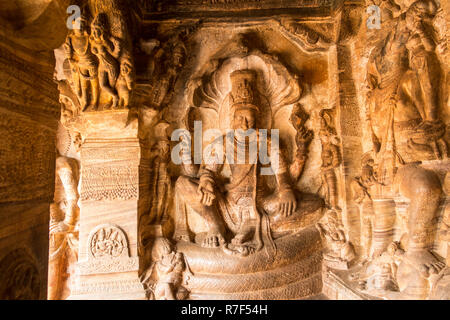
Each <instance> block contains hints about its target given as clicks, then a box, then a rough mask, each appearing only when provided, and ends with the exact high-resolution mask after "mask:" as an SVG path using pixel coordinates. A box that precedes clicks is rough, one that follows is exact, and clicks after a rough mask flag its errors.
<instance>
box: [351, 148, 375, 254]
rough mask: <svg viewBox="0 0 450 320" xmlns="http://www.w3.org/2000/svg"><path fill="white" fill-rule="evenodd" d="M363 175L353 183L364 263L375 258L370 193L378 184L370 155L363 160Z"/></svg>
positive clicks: (352, 188)
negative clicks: (359, 221)
mask: <svg viewBox="0 0 450 320" xmlns="http://www.w3.org/2000/svg"><path fill="white" fill-rule="evenodd" d="M361 162H362V174H361V176H359V177H355V178H354V179H353V181H352V182H351V190H352V194H353V200H354V201H355V202H356V204H357V205H358V207H359V214H360V220H361V246H362V261H366V260H370V259H371V258H372V257H373V250H372V234H373V224H374V211H373V200H372V196H371V195H370V192H371V190H372V188H373V186H374V185H376V184H378V181H377V180H376V177H375V176H374V169H373V166H374V161H373V159H372V158H371V157H370V155H367V154H366V155H365V156H364V157H363V159H362V161H361Z"/></svg>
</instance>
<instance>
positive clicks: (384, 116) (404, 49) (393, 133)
mask: <svg viewBox="0 0 450 320" xmlns="http://www.w3.org/2000/svg"><path fill="white" fill-rule="evenodd" d="M432 3H434V2H433V1H431V0H430V1H421V0H420V1H416V2H415V3H413V4H412V5H411V7H410V8H409V9H408V10H407V12H406V13H405V14H404V15H401V16H400V17H399V18H398V23H397V27H396V28H395V29H394V30H392V31H391V32H390V33H389V34H388V36H387V37H386V38H385V40H384V41H382V42H380V43H379V44H378V45H377V46H376V47H375V48H374V50H373V51H372V54H371V55H370V58H369V63H368V72H367V81H368V88H369V92H368V96H367V98H368V99H367V102H368V117H367V120H368V123H369V130H370V132H371V143H370V144H371V150H368V151H369V152H370V153H371V154H372V155H373V158H372V159H373V163H374V176H375V177H376V180H377V181H378V182H379V183H377V184H376V185H374V187H373V188H372V190H371V195H372V199H373V200H374V202H373V203H374V214H375V216H374V221H375V223H374V225H375V228H376V229H377V230H376V232H377V236H376V237H375V238H376V239H377V248H376V252H377V253H378V254H380V253H382V252H383V251H385V250H386V248H387V246H388V244H389V243H390V242H392V236H393V230H394V229H393V226H394V223H395V215H396V213H395V202H394V200H393V199H394V197H395V196H396V195H397V194H398V193H399V194H400V195H403V196H404V197H405V198H407V199H409V200H410V203H409V206H408V215H407V220H408V228H407V229H408V230H407V233H406V234H405V235H404V236H403V237H402V240H401V245H402V246H403V248H402V249H404V250H405V254H404V255H403V257H402V261H401V262H400V264H399V267H398V271H397V283H398V285H399V289H400V291H401V292H402V294H405V295H407V296H409V297H413V298H426V297H427V295H428V293H429V290H430V281H429V279H430V277H431V276H432V275H433V274H436V273H439V272H440V271H441V270H442V268H443V264H442V262H440V261H439V259H438V258H437V257H436V256H435V254H434V253H433V252H432V249H433V245H434V234H435V227H436V219H437V215H438V212H439V210H438V209H439V205H440V200H441V195H442V186H441V183H440V181H439V177H438V176H437V175H436V174H435V173H434V172H433V171H431V170H427V169H425V168H423V167H422V166H421V165H420V163H421V160H430V159H433V158H435V157H436V156H438V155H437V154H436V153H437V152H436V149H439V150H438V151H439V153H440V152H441V151H445V152H446V150H444V149H445V148H444V147H443V146H442V143H441V142H439V141H440V139H441V138H442V135H443V131H442V130H441V129H440V128H441V125H440V124H439V121H438V118H437V117H438V103H437V101H438V98H437V97H438V93H439V85H438V84H439V81H438V79H439V77H438V76H437V75H436V74H435V75H433V74H432V72H431V71H430V70H431V69H430V68H434V67H433V65H435V62H433V60H434V58H432V57H433V56H434V52H432V51H434V48H433V46H432V43H431V42H430V39H429V38H428V37H427V36H426V34H425V33H424V32H425V28H424V25H423V22H424V20H423V19H424V17H425V15H432V12H433V10H431V8H433V5H432ZM405 44H406V46H405ZM435 81H436V82H435ZM432 83H435V84H434V85H433V84H432ZM417 140H420V141H419V142H422V143H421V144H423V141H425V142H430V144H431V148H428V150H427V149H425V148H423V149H421V150H418V149H417V148H414V147H415V145H414V143H417ZM433 145H434V147H433ZM436 145H441V147H440V148H437V147H436ZM433 151H434V152H433Z"/></svg>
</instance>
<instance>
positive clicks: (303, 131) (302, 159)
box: [289, 104, 314, 183]
mask: <svg viewBox="0 0 450 320" xmlns="http://www.w3.org/2000/svg"><path fill="white" fill-rule="evenodd" d="M308 118H309V115H308V114H307V113H306V112H305V111H304V109H303V107H302V106H301V105H300V104H296V105H295V106H294V109H293V110H292V113H291V117H290V118H289V120H290V121H291V123H292V125H293V126H294V128H295V130H297V134H296V135H295V144H296V145H297V151H296V153H295V157H294V160H293V161H292V163H291V165H290V167H289V171H290V174H291V177H292V179H293V182H294V183H296V182H298V180H299V179H300V177H301V175H302V173H303V169H304V166H305V163H306V160H307V159H308V146H309V144H310V143H311V141H312V139H313V136H314V132H313V131H312V130H309V129H307V128H306V126H305V122H306V121H307V120H308Z"/></svg>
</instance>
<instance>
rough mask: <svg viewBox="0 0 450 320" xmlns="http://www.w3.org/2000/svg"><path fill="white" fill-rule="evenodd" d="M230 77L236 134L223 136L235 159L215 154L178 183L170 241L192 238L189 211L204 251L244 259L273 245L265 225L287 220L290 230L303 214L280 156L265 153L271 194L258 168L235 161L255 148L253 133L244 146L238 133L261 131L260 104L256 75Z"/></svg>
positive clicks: (243, 72)
mask: <svg viewBox="0 0 450 320" xmlns="http://www.w3.org/2000/svg"><path fill="white" fill-rule="evenodd" d="M230 77H231V82H232V89H231V92H230V103H231V114H232V125H233V128H234V129H235V130H238V131H236V136H235V137H234V138H233V139H230V137H229V136H225V141H226V142H225V144H226V147H227V150H232V151H231V152H232V153H231V154H232V155H233V156H232V157H234V161H233V160H230V159H225V154H224V153H222V158H219V157H220V156H219V157H217V156H216V157H215V159H213V161H212V162H210V163H205V164H204V165H202V167H201V168H200V172H199V179H198V180H196V179H192V178H187V177H180V178H179V179H178V181H177V183H176V186H175V197H176V212H175V235H174V237H175V239H176V240H190V232H191V231H192V230H189V226H190V221H189V218H188V213H187V207H189V208H191V209H193V210H194V211H195V212H196V213H197V214H198V215H199V216H200V217H201V218H202V222H203V223H204V225H205V229H204V230H202V231H201V232H197V233H195V239H194V241H195V242H198V243H200V244H201V245H202V246H204V247H222V248H224V251H225V252H226V253H229V254H238V255H242V256H246V255H249V254H251V253H254V252H255V251H258V250H260V249H262V248H263V247H264V246H274V245H273V243H272V241H273V240H272V239H271V235H270V234H269V233H268V232H267V231H268V229H267V225H268V224H269V221H270V222H271V223H273V224H274V225H277V224H282V223H283V220H288V221H289V222H290V223H291V224H292V225H291V227H294V228H295V224H296V221H298V220H299V219H300V216H301V211H300V210H299V211H297V208H298V206H297V199H296V196H295V193H294V189H293V188H292V186H291V184H290V177H289V172H288V168H287V164H286V162H285V160H284V159H283V158H282V156H281V155H280V154H274V153H272V154H269V155H268V157H269V159H270V163H272V170H274V172H275V176H276V189H277V192H276V193H274V194H270V191H269V190H268V189H267V186H265V185H264V182H263V179H262V178H263V177H262V175H261V173H260V167H259V166H258V165H257V164H256V163H255V164H252V162H247V163H243V164H237V163H236V161H238V158H236V157H240V155H239V153H240V152H241V153H242V151H243V150H250V149H249V148H250V144H251V143H252V142H253V143H255V144H256V140H251V139H257V137H256V135H255V136H254V137H250V142H247V140H246V139H245V136H244V135H242V133H241V135H239V132H245V131H247V130H249V129H256V128H259V127H258V124H260V123H261V120H260V118H259V117H260V112H261V110H260V107H259V106H258V105H259V99H260V98H259V97H258V95H257V92H256V90H255V83H256V73H255V72H253V71H251V70H237V71H234V72H233V73H231V75H230ZM239 130H241V131H239ZM266 142H268V143H269V147H268V150H270V140H267V141H266ZM239 148H241V149H239ZM213 152H214V151H213ZM228 152H230V151H228ZM268 152H271V151H268ZM275 152H276V151H275ZM255 157H258V155H255ZM259 157H261V155H260V154H259ZM275 157H278V159H276V158H275ZM225 161H228V163H230V166H231V177H230V180H231V182H230V183H229V184H227V185H225V190H227V193H226V194H224V195H222V194H221V191H220V189H219V179H220V178H219V177H220V172H221V168H222V164H224V163H225ZM250 161H251V160H250ZM233 162H234V163H233ZM275 162H276V164H275ZM275 166H277V167H275ZM215 203H217V206H216V205H215ZM213 204H214V205H213ZM228 231H231V232H232V234H233V236H232V239H231V242H227V240H226V238H225V237H226V235H225V234H226V233H227V232H228Z"/></svg>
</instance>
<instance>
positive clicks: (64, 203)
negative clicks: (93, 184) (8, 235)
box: [48, 157, 80, 300]
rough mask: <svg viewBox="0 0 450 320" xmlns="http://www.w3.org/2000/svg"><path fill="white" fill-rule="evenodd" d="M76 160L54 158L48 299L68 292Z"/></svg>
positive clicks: (74, 251)
mask: <svg viewBox="0 0 450 320" xmlns="http://www.w3.org/2000/svg"><path fill="white" fill-rule="evenodd" d="M77 189H78V163H77V162H76V160H75V159H71V158H67V157H59V158H57V159H56V186H55V197H54V203H52V204H51V205H50V252H49V288H48V299H49V300H59V299H64V298H65V297H67V296H68V293H69V292H68V288H69V284H68V283H67V281H68V280H67V274H70V273H71V270H69V267H70V265H71V264H73V263H74V262H76V261H77V259H78V231H77V228H76V225H77V222H78V218H79V210H80V209H79V207H78V204H77V202H78V198H79V194H78V190H77Z"/></svg>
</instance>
